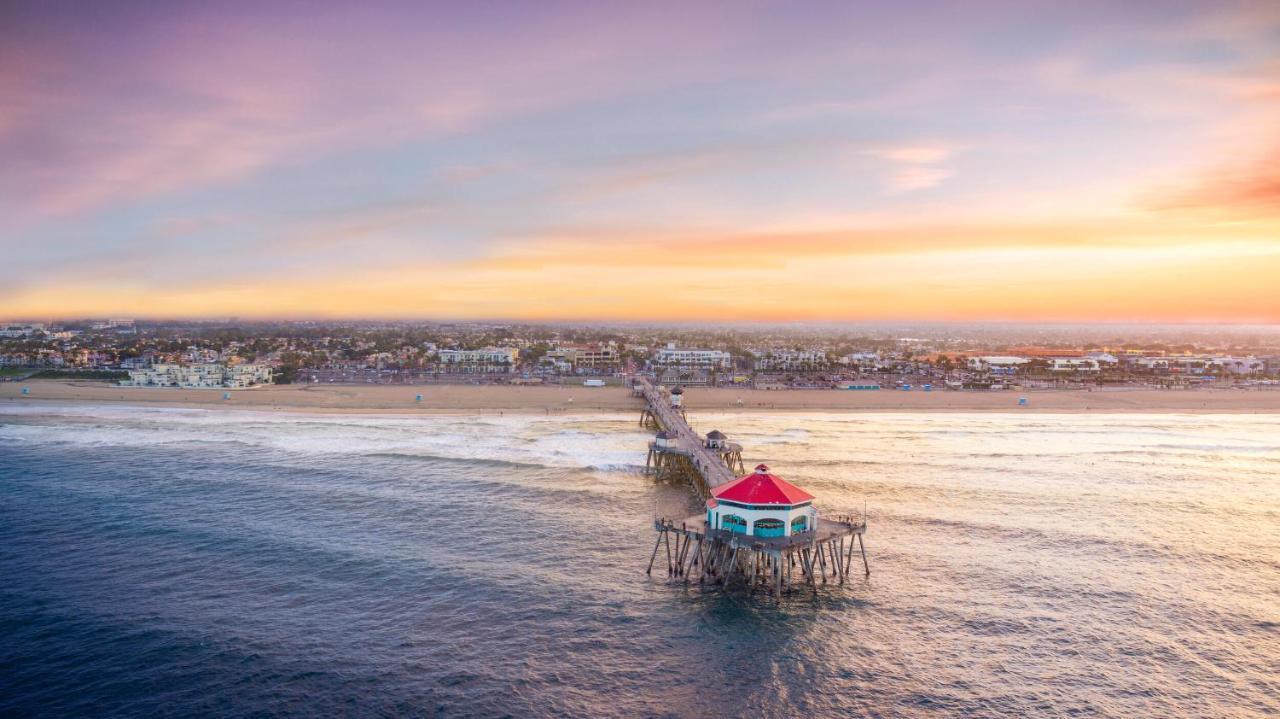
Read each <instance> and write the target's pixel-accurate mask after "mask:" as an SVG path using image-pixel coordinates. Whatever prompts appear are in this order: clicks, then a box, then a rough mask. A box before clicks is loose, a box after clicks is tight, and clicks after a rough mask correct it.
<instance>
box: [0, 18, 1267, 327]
mask: <svg viewBox="0 0 1280 719" xmlns="http://www.w3.org/2000/svg"><path fill="white" fill-rule="evenodd" d="M1277 128H1280V5H1277V4H1276V3H1272V2H1224V3H1194V2H1167V3H1128V4H1118V3H1089V2H1086V3H1038V2H1024V3H963V4H961V3H909V4H896V5H893V6H890V5H887V4H871V3H812V4H805V5H803V6H797V5H794V4H790V5H787V4H781V3H776V4H774V3H749V4H748V3H729V4H713V3H704V4H678V3H672V4H663V3H645V4H643V5H641V4H636V5H632V6H629V7H628V6H624V5H622V4H587V3H581V4H575V3H559V2H557V3H530V4H511V5H506V6H500V5H487V4H486V5H463V4H456V5H454V4H443V3H441V4H435V3H404V4H397V3H370V4H363V5H358V6H357V5H352V4H347V3H331V4H306V5H294V4H282V3H276V4H271V3H266V4H239V3H210V4H202V5H199V6H190V7H179V6H178V5H174V4H170V3H104V4H90V5H75V4H69V3H67V4H64V3H58V2H50V3H28V4H26V5H19V4H12V3H11V4H6V5H5V7H4V8H3V9H0V156H3V157H4V158H5V162H4V163H0V217H3V218H4V219H3V221H2V222H0V251H2V252H3V258H4V259H3V265H2V266H3V268H4V269H3V271H2V274H0V277H2V278H3V280H2V281H0V317H12V318H23V317H26V318H41V317H59V318H67V317H84V316H96V317H107V316H124V317H132V316H138V317H226V316H229V315H235V316H239V317H243V318H246V319H256V318H273V317H285V318H321V319H328V318H347V317H349V318H414V317H430V318H458V319H472V318H474V319H483V318H500V319H512V320H529V321H543V320H545V321H556V320H619V321H658V322H663V321H716V320H717V319H723V320H726V321H766V322H787V321H877V320H885V321H925V320H938V321H986V320H1013V321H1026V322H1039V321H1044V322H1141V321H1155V322H1258V323H1276V322H1280V292H1277V291H1276V289H1275V284H1276V278H1278V277H1280V132H1277Z"/></svg>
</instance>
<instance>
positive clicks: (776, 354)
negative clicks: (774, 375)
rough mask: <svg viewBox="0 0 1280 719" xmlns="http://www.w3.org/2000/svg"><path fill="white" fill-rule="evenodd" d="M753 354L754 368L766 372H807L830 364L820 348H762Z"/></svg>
mask: <svg viewBox="0 0 1280 719" xmlns="http://www.w3.org/2000/svg"><path fill="white" fill-rule="evenodd" d="M755 354H756V358H757V359H756V362H755V368H756V369H757V370H761V371H766V372H808V371H813V370H820V369H825V368H826V367H827V366H828V365H829V364H830V363H829V362H828V361H827V353H826V352H824V351H822V350H812V349H811V350H764V351H761V352H756V353H755Z"/></svg>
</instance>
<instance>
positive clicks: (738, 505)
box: [707, 464, 817, 537]
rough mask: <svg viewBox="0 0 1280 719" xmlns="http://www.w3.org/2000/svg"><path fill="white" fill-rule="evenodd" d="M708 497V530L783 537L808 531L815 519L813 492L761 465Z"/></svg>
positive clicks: (717, 489) (715, 490) (722, 486)
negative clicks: (810, 492)
mask: <svg viewBox="0 0 1280 719" xmlns="http://www.w3.org/2000/svg"><path fill="white" fill-rule="evenodd" d="M711 494H712V496H711V499H708V500H707V525H708V527H709V528H710V529H718V530H721V531H726V532H732V533H735V534H746V535H749V536H756V537H784V536H790V535H792V534H799V533H801V532H806V531H811V530H812V529H813V527H814V525H815V523H816V522H817V513H816V512H815V511H814V509H813V505H812V502H813V499H814V497H813V495H812V494H809V493H808V492H806V491H804V490H803V489H800V488H799V487H797V486H795V485H794V484H792V483H790V482H788V481H786V480H785V479H783V478H781V477H779V476H777V475H776V474H772V473H770V472H769V467H768V465H764V464H761V465H759V466H757V467H756V471H754V472H752V473H751V474H748V475H746V476H745V477H739V478H738V479H735V480H733V481H732V482H729V483H728V484H725V485H721V486H720V487H717V488H716V489H714V490H712V492H711Z"/></svg>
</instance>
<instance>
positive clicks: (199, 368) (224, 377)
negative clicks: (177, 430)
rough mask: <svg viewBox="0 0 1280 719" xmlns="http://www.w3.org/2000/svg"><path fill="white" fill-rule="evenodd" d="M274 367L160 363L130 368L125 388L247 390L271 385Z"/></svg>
mask: <svg viewBox="0 0 1280 719" xmlns="http://www.w3.org/2000/svg"><path fill="white" fill-rule="evenodd" d="M271 382H272V375H271V367H269V366H267V365H260V364H240V365H221V364H193V365H180V364H157V365H152V366H151V367H148V368H145V369H135V370H129V379H127V380H124V381H122V382H121V383H120V385H121V386H123V387H186V388H189V389H198V388H207V389H214V388H232V389H244V388H246V387H252V386H254V385H257V384H271Z"/></svg>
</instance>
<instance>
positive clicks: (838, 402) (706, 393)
mask: <svg viewBox="0 0 1280 719" xmlns="http://www.w3.org/2000/svg"><path fill="white" fill-rule="evenodd" d="M22 387H29V388H30V391H31V393H30V394H29V395H23V394H21V388H22ZM224 392H229V393H230V394H231V399H229V400H224V399H223V393H224ZM417 394H421V395H422V396H423V399H422V401H421V402H418V401H416V399H415V395H417ZM1020 397H1026V398H1027V399H1028V404H1027V405H1026V406H1020V405H1019V404H1018V399H1019V398H1020ZM684 399H685V402H684V404H685V407H686V408H687V409H688V410H690V411H693V412H744V411H751V412H804V411H820V412H851V413H858V412H924V413H930V412H1003V413H1020V414H1025V413H1056V414H1063V413H1226V414H1272V413H1280V390H1273V389H1256V390H1234V389H1193V390H1157V389H1114V390H1096V391H1085V390H1029V391H1022V392H1019V391H1000V392H963V391H962V392H957V391H949V390H935V391H933V392H924V391H919V390H915V391H911V392H902V391H898V390H880V391H874V392H872V391H865V392H860V391H850V390H844V391H842V390H828V389H819V390H802V389H800V390H776V391H767V390H750V389H736V388H704V387H690V388H686V390H685V394H684ZM19 402H21V403H27V404H36V403H46V402H47V403H57V404H65V403H100V404H119V405H122V406H124V405H134V406H155V407H174V408H190V409H234V410H259V411H276V412H312V413H332V414H356V413H378V414H465V413H483V414H503V413H512V414H547V415H551V414H555V415H567V414H586V413H602V412H604V413H607V412H627V413H631V412H639V411H640V409H641V408H642V405H641V401H640V400H638V399H636V398H634V397H632V396H631V391H630V390H629V389H625V388H621V387H582V386H577V385H573V386H512V385H367V386H366V385H266V386H262V387H254V388H249V389H239V390H230V389H183V388H176V387H173V388H169V387H165V388H147V387H118V386H114V385H109V384H104V383H101V382H91V381H83V380H29V381H26V382H8V383H0V406H3V405H6V404H10V403H15V404H16V403H19Z"/></svg>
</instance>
